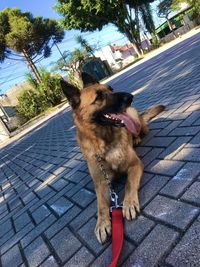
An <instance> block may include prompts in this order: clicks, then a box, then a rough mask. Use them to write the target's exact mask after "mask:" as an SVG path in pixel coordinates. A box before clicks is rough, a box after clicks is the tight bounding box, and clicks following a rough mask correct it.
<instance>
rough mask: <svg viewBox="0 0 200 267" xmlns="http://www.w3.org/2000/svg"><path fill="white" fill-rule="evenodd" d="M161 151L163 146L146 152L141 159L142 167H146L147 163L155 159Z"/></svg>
mask: <svg viewBox="0 0 200 267" xmlns="http://www.w3.org/2000/svg"><path fill="white" fill-rule="evenodd" d="M162 151H163V148H153V149H152V150H151V151H150V152H149V153H147V154H146V155H145V156H144V157H143V159H142V162H143V164H144V167H146V166H147V165H148V164H149V163H151V162H152V161H153V160H155V159H156V158H157V157H158V155H159V154H160V153H162Z"/></svg>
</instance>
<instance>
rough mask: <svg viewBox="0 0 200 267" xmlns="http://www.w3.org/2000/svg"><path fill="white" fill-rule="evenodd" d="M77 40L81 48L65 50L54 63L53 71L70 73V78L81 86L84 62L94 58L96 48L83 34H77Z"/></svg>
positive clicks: (73, 82)
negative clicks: (70, 50)
mask: <svg viewBox="0 0 200 267" xmlns="http://www.w3.org/2000/svg"><path fill="white" fill-rule="evenodd" d="M75 39H76V42H77V43H78V44H80V45H81V48H80V49H77V48H76V49H74V50H73V51H72V52H69V51H65V52H64V53H63V54H62V57H61V58H60V59H59V60H58V61H57V62H56V63H55V62H52V64H54V66H53V68H52V71H57V70H61V71H66V72H67V75H68V80H69V81H70V82H71V83H72V84H74V85H76V86H78V87H80V88H81V86H82V84H81V73H82V70H83V66H84V64H85V63H86V62H87V60H89V59H90V58H94V57H95V55H94V52H95V48H94V47H92V46H91V45H90V44H89V43H88V42H87V40H86V39H84V38H83V37H82V36H81V35H78V36H76V38H75Z"/></svg>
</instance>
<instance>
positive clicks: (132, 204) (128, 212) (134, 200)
mask: <svg viewBox="0 0 200 267" xmlns="http://www.w3.org/2000/svg"><path fill="white" fill-rule="evenodd" d="M142 174H143V164H142V162H141V160H140V159H139V158H138V157H137V155H136V154H135V152H134V160H133V161H132V163H131V164H130V166H129V168H128V178H127V182H126V186H125V196H124V201H123V216H124V217H125V218H126V219H127V220H132V219H134V218H135V217H136V211H137V212H139V211H140V205H139V200H138V189H139V185H140V179H141V177H142Z"/></svg>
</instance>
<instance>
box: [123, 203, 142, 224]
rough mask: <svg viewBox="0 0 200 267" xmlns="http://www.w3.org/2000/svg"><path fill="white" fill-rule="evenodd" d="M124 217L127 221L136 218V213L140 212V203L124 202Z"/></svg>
mask: <svg viewBox="0 0 200 267" xmlns="http://www.w3.org/2000/svg"><path fill="white" fill-rule="evenodd" d="M122 212H123V217H124V218H126V219H127V220H133V219H135V217H136V212H140V205H139V202H138V201H133V200H124V202H123V208H122Z"/></svg>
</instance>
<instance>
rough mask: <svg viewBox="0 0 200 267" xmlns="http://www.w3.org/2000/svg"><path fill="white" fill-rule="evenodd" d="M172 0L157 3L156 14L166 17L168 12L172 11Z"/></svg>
mask: <svg viewBox="0 0 200 267" xmlns="http://www.w3.org/2000/svg"><path fill="white" fill-rule="evenodd" d="M172 3H173V0H163V1H161V2H160V3H159V5H158V16H159V17H161V18H162V17H163V18H168V16H169V14H170V13H171V12H172V8H171V5H172Z"/></svg>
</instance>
